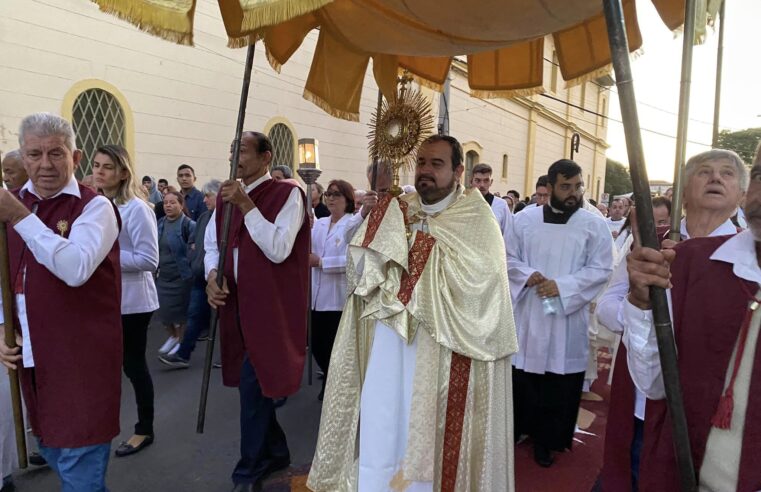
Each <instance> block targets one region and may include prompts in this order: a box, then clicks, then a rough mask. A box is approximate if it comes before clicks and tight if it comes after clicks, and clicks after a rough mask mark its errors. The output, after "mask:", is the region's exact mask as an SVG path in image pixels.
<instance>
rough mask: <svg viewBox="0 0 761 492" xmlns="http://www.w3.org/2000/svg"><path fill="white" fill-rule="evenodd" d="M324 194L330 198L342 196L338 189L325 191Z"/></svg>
mask: <svg viewBox="0 0 761 492" xmlns="http://www.w3.org/2000/svg"><path fill="white" fill-rule="evenodd" d="M324 195H325V197H326V198H330V197H336V198H338V197H341V196H343V195H342V194H341V192H340V191H326V192H325V193H324Z"/></svg>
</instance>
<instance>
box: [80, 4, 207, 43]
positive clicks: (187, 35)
mask: <svg viewBox="0 0 761 492" xmlns="http://www.w3.org/2000/svg"><path fill="white" fill-rule="evenodd" d="M91 1H92V3H94V4H96V5H97V6H98V8H99V9H100V11H101V12H104V13H106V14H110V15H113V16H114V17H117V18H119V19H122V20H124V21H127V22H129V23H130V24H132V25H134V26H135V27H137V28H138V29H140V30H141V31H144V32H147V33H148V34H150V35H152V36H157V37H160V38H162V39H166V40H167V41H171V42H173V43H176V44H182V45H187V46H193V32H192V31H191V32H187V31H186V30H187V29H188V28H190V27H192V25H193V24H192V22H190V21H189V20H188V18H187V16H188V15H189V14H190V13H189V12H187V13H184V14H182V13H180V12H177V13H175V14H174V15H168V14H167V10H166V9H160V8H156V7H149V6H147V5H146V4H144V3H137V2H134V1H130V0H91ZM180 18H182V19H183V20H182V21H179V20H178V19H180Z"/></svg>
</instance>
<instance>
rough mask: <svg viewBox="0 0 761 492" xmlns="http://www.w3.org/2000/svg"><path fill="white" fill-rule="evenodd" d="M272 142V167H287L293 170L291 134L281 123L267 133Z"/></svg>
mask: <svg viewBox="0 0 761 492" xmlns="http://www.w3.org/2000/svg"><path fill="white" fill-rule="evenodd" d="M268 136H269V138H270V141H272V166H273V167H274V166H288V167H290V168H291V169H293V161H294V153H293V133H291V129H290V128H288V127H287V126H286V125H284V124H283V123H276V124H275V125H274V126H273V127H272V128H270V131H269V135H268Z"/></svg>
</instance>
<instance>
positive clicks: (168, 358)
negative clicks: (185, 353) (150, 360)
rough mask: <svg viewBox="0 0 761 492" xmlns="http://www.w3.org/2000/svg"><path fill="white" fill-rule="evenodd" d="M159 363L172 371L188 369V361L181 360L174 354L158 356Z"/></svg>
mask: <svg viewBox="0 0 761 492" xmlns="http://www.w3.org/2000/svg"><path fill="white" fill-rule="evenodd" d="M159 361H161V363H162V364H166V365H168V366H169V367H172V368H174V369H187V368H188V367H190V361H188V360H186V359H183V358H182V357H180V356H179V355H177V354H176V353H175V354H162V355H159Z"/></svg>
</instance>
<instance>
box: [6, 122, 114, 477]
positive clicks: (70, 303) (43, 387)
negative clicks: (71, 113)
mask: <svg viewBox="0 0 761 492" xmlns="http://www.w3.org/2000/svg"><path fill="white" fill-rule="evenodd" d="M74 140H75V137H74V130H73V129H72V127H71V124H69V122H67V121H66V120H64V119H63V118H61V117H59V116H56V115H52V114H50V113H36V114H32V115H30V116H27V117H26V118H24V119H23V120H22V122H21V127H20V129H19V144H20V146H21V155H22V157H23V160H24V165H25V166H26V169H27V172H28V173H29V181H27V183H26V184H25V185H24V186H22V187H21V188H20V189H17V190H14V191H13V192H8V191H5V190H0V221H2V222H5V223H7V224H8V226H9V227H8V250H9V254H10V258H11V265H10V266H11V272H10V279H11V283H12V285H14V294H15V295H14V296H13V313H14V317H15V318H16V319H17V320H18V322H19V326H18V327H17V328H18V331H17V332H16V338H17V343H18V345H19V346H20V347H21V348H19V347H16V348H13V349H11V348H9V347H8V346H7V345H6V344H5V342H4V339H2V337H0V362H2V363H3V364H4V365H5V366H6V367H9V368H13V369H16V368H18V369H20V377H21V386H22V389H23V392H24V400H25V401H26V407H27V410H28V416H29V421H30V423H31V426H32V431H33V433H34V435H35V436H36V437H37V438H38V444H39V448H40V453H41V454H42V456H43V457H44V458H45V459H46V460H47V462H48V464H49V465H50V467H51V468H52V469H53V471H55V472H56V474H57V475H58V477H59V479H60V480H61V484H62V489H63V490H64V491H75V490H76V491H93V492H94V491H103V490H106V488H105V478H106V468H107V466H108V458H109V454H110V448H111V440H112V439H113V438H114V436H116V435H117V434H118V433H119V400H120V396H121V394H120V393H121V368H122V325H121V312H120V311H121V310H120V300H121V294H120V292H121V273H120V272H121V270H120V266H119V245H118V244H117V241H116V239H117V236H118V234H119V225H118V221H117V215H116V211H115V208H114V206H113V205H112V204H111V202H109V201H108V199H107V198H105V197H103V196H101V195H98V194H96V193H95V192H94V191H92V190H90V189H88V188H86V187H84V186H81V185H79V184H77V181H76V179H74V170H75V169H76V167H77V166H78V165H79V162H80V160H81V158H82V152H81V151H79V150H77V149H76V147H75V143H74ZM3 328H5V327H4V326H3ZM3 331H4V330H3Z"/></svg>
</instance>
